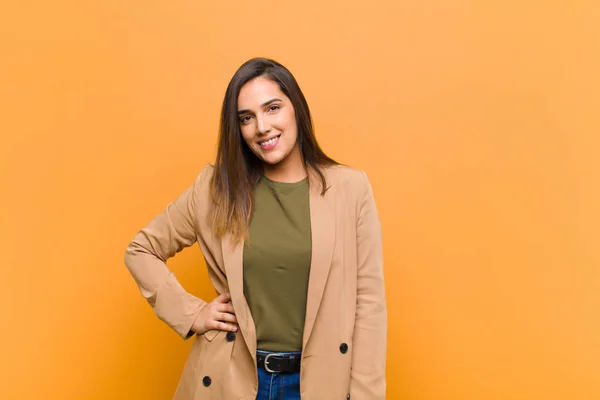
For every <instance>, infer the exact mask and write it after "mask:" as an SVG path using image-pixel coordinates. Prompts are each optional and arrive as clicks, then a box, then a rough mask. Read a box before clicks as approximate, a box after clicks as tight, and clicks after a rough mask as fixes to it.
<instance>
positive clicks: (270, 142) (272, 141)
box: [260, 136, 278, 147]
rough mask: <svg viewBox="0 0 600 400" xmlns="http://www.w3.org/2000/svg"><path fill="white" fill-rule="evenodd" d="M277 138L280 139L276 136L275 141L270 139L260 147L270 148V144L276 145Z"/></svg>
mask: <svg viewBox="0 0 600 400" xmlns="http://www.w3.org/2000/svg"><path fill="white" fill-rule="evenodd" d="M277 138H278V136H275V137H274V138H273V139H269V140H267V141H266V142H262V143H261V144H260V145H261V146H263V147H264V146H268V145H270V144H273V143H275V141H276V140H277Z"/></svg>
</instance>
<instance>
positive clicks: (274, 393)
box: [256, 350, 301, 400]
mask: <svg viewBox="0 0 600 400" xmlns="http://www.w3.org/2000/svg"><path fill="white" fill-rule="evenodd" d="M258 353H260V354H264V355H267V354H269V353H271V352H270V351H263V350H258ZM281 354H285V355H291V354H296V355H300V354H301V353H281ZM256 400H300V372H282V373H274V374H272V373H270V372H267V371H266V370H265V369H264V368H259V369H258V394H257V395H256Z"/></svg>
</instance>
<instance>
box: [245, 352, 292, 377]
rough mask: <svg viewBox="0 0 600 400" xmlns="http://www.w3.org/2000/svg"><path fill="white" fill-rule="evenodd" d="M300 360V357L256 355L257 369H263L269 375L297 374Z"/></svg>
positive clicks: (271, 354)
mask: <svg viewBox="0 0 600 400" xmlns="http://www.w3.org/2000/svg"><path fill="white" fill-rule="evenodd" d="M301 360H302V356H301V355H283V354H279V353H269V354H260V353H258V354H257V355H256V362H257V364H258V367H259V368H264V369H265V370H267V372H270V373H275V372H277V373H279V372H298V371H300V362H301Z"/></svg>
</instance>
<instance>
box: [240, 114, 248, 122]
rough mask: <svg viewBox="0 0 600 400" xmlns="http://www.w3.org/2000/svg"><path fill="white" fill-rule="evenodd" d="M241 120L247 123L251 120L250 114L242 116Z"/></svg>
mask: <svg viewBox="0 0 600 400" xmlns="http://www.w3.org/2000/svg"><path fill="white" fill-rule="evenodd" d="M240 122H241V123H242V124H247V123H248V122H250V116H249V115H245V116H243V117H242V118H240Z"/></svg>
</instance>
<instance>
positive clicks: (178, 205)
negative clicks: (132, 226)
mask: <svg viewBox="0 0 600 400" xmlns="http://www.w3.org/2000/svg"><path fill="white" fill-rule="evenodd" d="M207 170H208V167H206V168H204V169H203V170H202V172H200V174H199V175H198V178H197V179H196V181H195V182H194V184H193V185H192V186H191V187H190V188H188V189H187V190H186V191H185V192H183V193H182V194H181V195H180V196H179V197H178V198H177V199H176V200H175V201H173V202H172V203H170V204H169V205H168V206H167V207H166V209H165V210H164V211H163V212H161V213H160V214H159V215H157V216H156V217H155V218H154V219H153V220H152V221H151V222H150V223H149V224H148V225H147V226H146V227H145V228H143V229H142V230H141V231H139V232H138V233H137V235H136V236H135V237H134V238H133V240H132V241H131V243H130V244H129V246H128V247H127V250H126V251H125V265H126V266H127V268H128V269H129V271H130V272H131V275H132V276H133V278H134V279H135V282H136V283H137V285H138V287H139V289H140V292H141V293H142V296H144V298H145V299H146V300H147V301H148V303H149V304H150V305H151V306H152V309H153V310H154V313H155V314H156V316H157V317H158V318H159V319H161V320H162V321H164V322H165V323H167V324H168V325H169V326H170V327H171V328H173V329H174V330H175V332H177V333H178V334H179V336H181V337H182V338H184V339H187V338H189V337H191V336H193V332H192V331H191V327H192V325H193V324H194V321H195V320H196V317H197V316H198V314H199V313H200V310H201V309H202V308H203V307H204V306H205V305H206V302H205V301H203V300H202V299H199V298H198V297H195V296H193V295H191V294H190V293H188V292H186V290H185V289H184V288H183V287H182V286H181V284H180V283H179V282H178V281H177V279H176V278H175V275H174V274H173V273H172V272H171V271H170V270H169V269H168V268H167V265H166V261H167V259H169V258H171V257H173V256H174V255H175V254H176V253H178V252H180V251H181V250H182V249H184V248H185V247H189V246H191V245H193V244H194V243H195V242H196V231H195V223H194V220H195V215H194V212H195V205H196V196H195V193H196V191H197V190H199V189H200V187H201V186H202V185H203V184H204V181H205V180H206V176H207Z"/></svg>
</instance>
